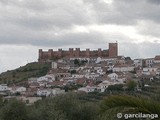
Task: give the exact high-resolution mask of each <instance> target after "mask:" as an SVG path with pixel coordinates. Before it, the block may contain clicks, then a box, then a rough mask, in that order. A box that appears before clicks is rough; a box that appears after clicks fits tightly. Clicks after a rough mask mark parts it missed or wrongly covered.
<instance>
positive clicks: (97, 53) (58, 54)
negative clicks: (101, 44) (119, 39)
mask: <svg viewBox="0 0 160 120" xmlns="http://www.w3.org/2000/svg"><path fill="white" fill-rule="evenodd" d="M117 56H118V44H117V43H109V49H106V50H102V49H101V48H98V50H90V49H89V48H87V49H86V50H83V51H81V50H80V48H75V49H74V48H69V50H67V51H64V50H62V49H58V51H54V50H53V49H49V50H48V51H43V50H42V49H39V58H38V61H47V60H52V59H55V58H56V59H60V58H76V57H77V58H85V57H86V58H97V57H117Z"/></svg>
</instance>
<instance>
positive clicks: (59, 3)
mask: <svg viewBox="0 0 160 120" xmlns="http://www.w3.org/2000/svg"><path fill="white" fill-rule="evenodd" d="M159 11H160V0H0V73H1V72H4V71H7V70H11V69H15V68H18V67H20V66H23V65H25V64H26V63H29V62H34V61H37V59H38V49H44V50H48V49H54V50H57V49H58V48H62V49H68V48H70V47H71V48H77V47H78V48H81V49H85V48H90V49H98V48H102V49H108V43H109V42H116V41H117V42H118V45H119V55H124V56H130V57H131V58H132V59H134V58H148V57H154V56H155V55H160V49H159V47H160V34H159V31H160V15H159Z"/></svg>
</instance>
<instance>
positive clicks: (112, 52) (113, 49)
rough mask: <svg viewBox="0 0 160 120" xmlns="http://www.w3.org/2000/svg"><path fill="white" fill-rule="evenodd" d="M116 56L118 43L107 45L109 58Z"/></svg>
mask: <svg viewBox="0 0 160 120" xmlns="http://www.w3.org/2000/svg"><path fill="white" fill-rule="evenodd" d="M117 56H118V43H109V57H117Z"/></svg>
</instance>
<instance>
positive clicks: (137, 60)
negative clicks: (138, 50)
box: [134, 59, 143, 67]
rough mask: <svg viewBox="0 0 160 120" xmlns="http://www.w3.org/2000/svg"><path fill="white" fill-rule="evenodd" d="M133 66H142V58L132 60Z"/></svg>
mask: <svg viewBox="0 0 160 120" xmlns="http://www.w3.org/2000/svg"><path fill="white" fill-rule="evenodd" d="M134 65H135V67H139V66H140V67H142V66H143V59H135V60H134Z"/></svg>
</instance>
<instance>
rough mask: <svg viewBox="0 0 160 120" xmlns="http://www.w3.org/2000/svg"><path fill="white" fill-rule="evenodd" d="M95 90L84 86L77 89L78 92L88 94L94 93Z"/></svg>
mask: <svg viewBox="0 0 160 120" xmlns="http://www.w3.org/2000/svg"><path fill="white" fill-rule="evenodd" d="M95 89H96V87H91V86H86V87H81V88H79V89H78V91H83V92H86V93H89V92H94V91H95Z"/></svg>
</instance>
